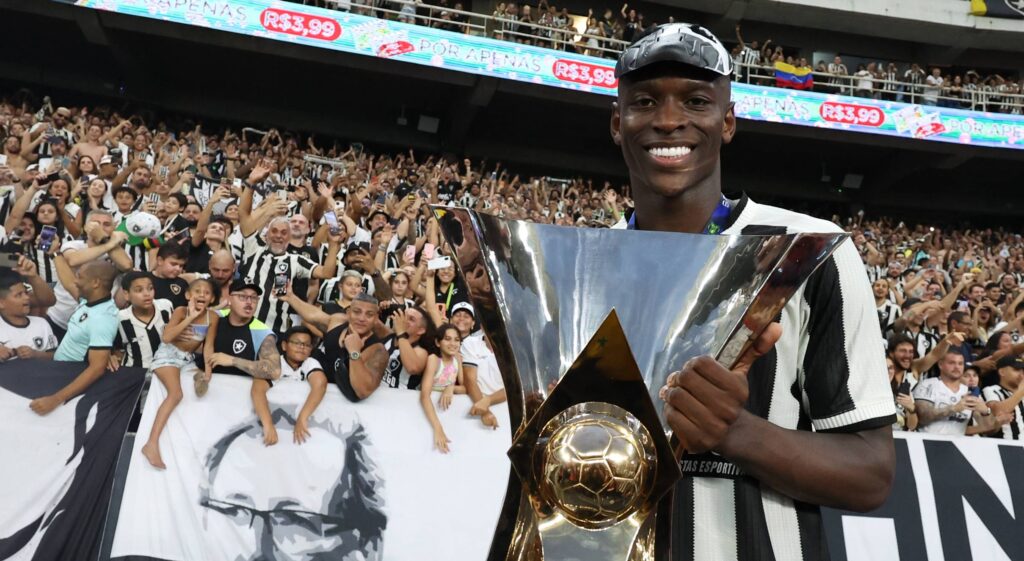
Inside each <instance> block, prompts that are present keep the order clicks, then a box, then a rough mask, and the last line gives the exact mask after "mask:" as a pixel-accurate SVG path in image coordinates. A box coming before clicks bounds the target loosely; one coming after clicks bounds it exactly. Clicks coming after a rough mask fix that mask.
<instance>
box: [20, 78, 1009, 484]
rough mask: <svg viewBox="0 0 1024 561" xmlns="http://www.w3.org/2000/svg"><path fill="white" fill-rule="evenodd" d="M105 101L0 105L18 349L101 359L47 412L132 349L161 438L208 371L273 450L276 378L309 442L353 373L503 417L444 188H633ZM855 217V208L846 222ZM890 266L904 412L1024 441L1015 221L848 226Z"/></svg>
mask: <svg viewBox="0 0 1024 561" xmlns="http://www.w3.org/2000/svg"><path fill="white" fill-rule="evenodd" d="M146 115H147V118H143V117H140V116H139V115H122V114H118V112H116V111H113V110H111V109H109V108H106V107H60V106H58V107H54V106H53V104H52V103H51V102H50V100H49V99H48V98H44V100H43V101H42V102H41V103H39V104H32V103H30V102H29V101H28V96H26V95H19V97H18V98H17V99H14V100H12V101H7V100H5V101H4V102H3V103H0V130H2V132H3V137H4V146H3V154H2V155H0V222H2V224H3V229H2V231H0V244H2V248H0V249H2V250H3V251H2V253H0V340H2V343H0V360H17V359H19V358H28V357H32V358H52V359H53V360H64V361H80V362H83V363H84V364H85V365H86V366H85V367H84V369H83V371H82V374H81V375H80V376H79V377H78V378H77V379H76V380H75V381H74V382H73V383H72V384H70V385H68V386H67V387H65V388H62V389H61V390H59V391H58V392H56V393H54V394H53V395H50V396H47V397H43V398H40V399H36V400H35V401H33V402H32V405H31V406H32V408H33V410H35V411H36V412H37V413H39V414H41V415H42V414H46V413H48V412H49V411H52V410H53V409H55V408H56V407H59V406H60V405H61V404H62V403H63V402H65V401H67V400H68V399H69V398H71V397H73V396H74V395H77V394H78V393H80V392H81V391H83V390H84V389H85V388H86V387H87V386H88V385H89V384H90V383H91V382H92V381H94V380H96V379H97V378H98V377H99V376H102V375H104V373H105V372H108V371H110V370H116V369H117V368H119V367H120V366H133V367H143V368H147V369H150V370H152V371H153V373H154V374H155V375H156V377H157V378H159V379H160V381H161V382H162V383H163V384H164V385H165V386H166V387H167V389H168V397H167V399H166V400H165V402H164V403H163V404H162V406H161V407H160V410H159V412H158V414H157V418H156V422H155V423H154V428H153V431H152V434H151V435H149V440H148V442H147V444H146V446H145V447H144V453H145V454H146V456H147V458H148V459H149V461H150V462H151V463H153V464H154V465H156V466H162V465H163V463H162V459H161V457H160V452H159V446H158V437H159V433H160V430H162V427H163V426H164V424H165V423H166V422H167V419H168V418H169V416H170V415H171V414H172V413H173V410H174V407H175V406H176V405H177V403H178V402H179V401H180V400H181V398H182V392H183V391H185V390H183V389H182V387H181V384H180V380H181V379H182V376H181V374H182V373H184V374H186V376H185V377H184V379H186V380H191V381H192V385H194V388H188V391H195V392H196V395H198V396H202V395H203V394H204V393H205V392H206V390H207V388H208V385H209V384H210V383H211V380H212V373H226V374H239V375H247V376H251V377H252V378H253V387H252V399H253V404H254V408H255V410H256V411H257V413H258V414H259V416H260V418H261V419H262V420H263V421H264V422H263V425H264V439H265V441H266V443H267V444H273V443H274V442H276V440H277V435H276V432H275V430H274V426H273V422H272V420H271V419H270V415H269V410H268V408H267V400H266V392H267V390H268V388H270V386H271V385H272V384H273V383H275V382H276V383H282V381H284V382H286V383H293V382H294V383H307V384H309V387H310V394H309V398H308V401H307V402H306V405H305V406H304V407H303V409H302V412H301V414H300V415H299V419H298V420H297V424H296V430H295V438H296V439H297V440H301V439H304V438H305V437H306V436H308V434H309V433H308V430H307V428H306V422H307V421H308V419H309V417H310V415H312V413H313V411H315V409H316V407H317V405H318V404H319V402H320V400H321V399H322V397H323V395H324V393H325V392H326V389H327V386H328V384H336V385H337V386H338V388H339V390H340V391H341V392H342V394H344V396H345V397H346V398H347V399H349V400H351V401H359V400H362V399H365V398H366V397H367V396H369V395H370V394H371V393H373V392H374V391H377V390H379V389H381V388H387V390H385V391H391V389H396V390H397V389H407V390H417V391H420V396H421V397H420V401H421V404H422V407H423V409H424V414H425V417H426V419H427V421H428V422H429V423H430V424H431V426H432V428H433V437H434V443H435V445H436V447H437V448H438V449H439V450H441V451H446V450H447V449H448V439H447V437H446V435H445V431H444V427H443V426H442V425H441V423H440V421H439V420H438V416H437V415H436V410H435V407H442V408H447V407H448V406H449V405H450V404H451V402H452V400H453V399H464V398H461V397H456V396H459V395H463V394H465V395H467V396H468V398H469V399H471V400H472V402H473V406H472V410H471V412H472V415H474V416H475V417H478V418H479V422H482V423H483V424H484V425H487V426H490V427H496V423H497V421H496V418H495V416H494V414H493V413H492V412H491V411H490V408H491V407H492V406H493V405H495V404H497V403H500V402H502V401H503V400H504V399H505V394H504V390H503V388H502V383H501V377H500V373H499V372H498V369H497V363H496V361H495V358H494V353H493V352H492V350H491V347H490V343H489V342H488V341H487V338H486V336H485V335H484V334H483V333H482V332H481V331H479V330H478V328H477V324H476V318H475V312H474V309H473V306H472V304H471V303H470V301H469V298H468V294H467V289H466V285H465V283H464V282H463V280H462V279H461V278H460V277H459V274H458V272H457V270H456V268H455V267H454V265H453V263H452V261H451V255H450V253H449V250H448V247H447V245H446V243H445V242H444V239H443V236H442V235H441V232H440V230H441V227H442V226H441V225H439V223H438V221H437V220H436V219H435V218H434V217H433V216H432V215H431V213H430V212H429V209H428V205H429V204H440V205H460V206H465V207H470V208H474V209H476V210H479V211H482V212H489V213H494V214H497V215H499V216H503V217H505V218H510V219H522V220H529V221H534V222H544V223H552V224H558V225H563V226H580V227H610V226H612V225H614V224H616V223H618V222H619V221H620V220H622V219H623V216H624V214H625V213H627V212H628V211H629V209H630V208H631V206H632V200H631V199H630V197H629V192H628V188H627V187H623V186H613V185H611V184H610V183H607V182H604V183H601V182H598V183H595V182H593V181H591V180H585V179H583V178H569V179H558V178H552V177H523V176H521V175H518V174H516V173H515V172H514V171H512V170H509V169H506V168H505V167H504V166H502V165H501V164H500V163H497V164H494V165H488V164H487V163H485V162H473V161H471V160H469V159H464V160H462V161H448V160H446V159H443V158H439V157H435V156H423V155H418V154H416V153H415V152H414V151H413V150H408V151H406V152H403V153H392V154H371V153H369V152H367V151H366V150H364V149H363V147H362V146H361V145H360V144H358V143H353V144H351V145H350V146H348V147H347V148H343V147H341V146H339V145H338V143H337V142H331V143H324V142H322V141H318V140H317V139H316V138H314V137H313V136H307V135H302V134H299V133H294V132H282V131H278V130H276V129H270V130H269V131H258V130H255V129H252V128H229V129H224V130H217V131H213V130H206V129H204V128H203V127H202V126H201V125H197V124H195V123H194V121H192V122H188V124H187V125H185V124H182V123H185V122H186V121H177V122H172V124H168V121H162V120H159V119H157V118H155V117H153V116H152V115H151V114H150V113H148V112H147V113H146ZM835 219H836V220H838V217H835ZM843 225H844V227H846V228H847V229H849V230H851V231H852V233H853V234H854V239H855V243H856V245H857V246H858V247H859V248H860V250H861V251H862V254H863V257H864V261H865V267H866V270H867V276H868V278H869V279H870V281H871V282H872V283H873V285H872V286H873V290H874V295H875V298H876V304H877V307H878V316H879V322H880V327H881V331H882V334H883V337H884V340H880V341H879V345H885V346H886V349H887V352H888V356H889V365H890V381H891V383H892V389H893V399H894V400H895V401H896V403H897V404H898V409H899V420H898V423H897V428H900V429H905V430H915V429H916V430H920V431H927V432H940V433H945V434H952V433H956V434H986V435H990V436H995V437H1002V438H1011V439H1019V438H1020V436H1021V429H1022V428H1024V405H1022V404H1021V401H1022V400H1024V383H1022V377H1024V362H1022V361H1021V359H1020V358H1019V357H1020V354H1021V353H1022V352H1024V339H1022V338H1021V333H1022V332H1024V329H1022V327H1021V324H1022V322H1024V291H1022V290H1021V283H1022V282H1024V241H1022V239H1021V236H1020V235H1019V234H1015V233H1010V232H1006V231H1002V230H991V229H987V230H942V229H940V228H937V227H934V226H933V227H928V226H925V225H916V226H915V225H906V224H903V223H899V224H893V223H892V221H890V220H885V219H882V220H875V221H870V220H864V219H863V215H860V216H858V217H856V219H851V221H850V222H846V223H843Z"/></svg>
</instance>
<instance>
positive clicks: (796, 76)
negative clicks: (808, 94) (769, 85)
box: [775, 62, 814, 90]
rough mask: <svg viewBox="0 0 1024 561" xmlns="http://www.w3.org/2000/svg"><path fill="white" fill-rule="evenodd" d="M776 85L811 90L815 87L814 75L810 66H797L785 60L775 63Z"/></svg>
mask: <svg viewBox="0 0 1024 561" xmlns="http://www.w3.org/2000/svg"><path fill="white" fill-rule="evenodd" d="M775 85H776V86H778V87H780V88H792V89H794V90H809V89H811V88H813V87H814V75H813V74H811V69H810V68H797V67H795V66H793V65H792V64H786V63H785V62H776V63H775Z"/></svg>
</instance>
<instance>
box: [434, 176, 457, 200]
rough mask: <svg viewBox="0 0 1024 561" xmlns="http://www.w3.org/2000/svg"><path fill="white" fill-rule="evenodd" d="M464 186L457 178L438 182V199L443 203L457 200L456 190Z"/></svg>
mask: <svg viewBox="0 0 1024 561" xmlns="http://www.w3.org/2000/svg"><path fill="white" fill-rule="evenodd" d="M460 188H462V184H461V183H459V182H458V180H456V179H449V180H448V181H438V182H437V200H438V201H440V202H442V203H445V204H447V203H450V202H452V201H454V200H455V192H456V191H458V190H459V189H460Z"/></svg>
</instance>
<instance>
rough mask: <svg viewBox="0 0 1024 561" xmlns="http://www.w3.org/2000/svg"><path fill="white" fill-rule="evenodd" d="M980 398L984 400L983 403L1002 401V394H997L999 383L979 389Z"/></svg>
mask: <svg viewBox="0 0 1024 561" xmlns="http://www.w3.org/2000/svg"><path fill="white" fill-rule="evenodd" d="M981 398H982V399H984V400H985V403H990V402H993V401H1002V400H1003V396H1001V395H999V385H994V386H986V387H984V388H982V389H981Z"/></svg>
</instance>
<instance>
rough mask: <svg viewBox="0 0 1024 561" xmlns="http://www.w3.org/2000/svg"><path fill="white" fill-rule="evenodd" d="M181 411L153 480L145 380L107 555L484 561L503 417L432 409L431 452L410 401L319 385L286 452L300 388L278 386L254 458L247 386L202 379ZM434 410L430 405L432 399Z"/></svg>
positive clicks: (500, 490)
mask: <svg viewBox="0 0 1024 561" xmlns="http://www.w3.org/2000/svg"><path fill="white" fill-rule="evenodd" d="M181 383H182V388H183V390H184V392H183V393H184V399H183V400H182V402H181V403H180V404H179V405H178V407H177V408H176V409H175V410H174V412H173V414H172V415H171V417H170V420H169V422H168V423H167V428H166V429H165V431H164V433H163V436H162V437H161V440H160V447H161V453H162V456H163V460H164V462H165V463H166V464H167V469H166V470H158V469H155V468H153V467H151V466H150V465H149V463H148V462H146V460H145V458H144V457H143V456H142V454H141V452H140V449H141V448H142V445H143V444H144V442H145V440H146V439H147V438H148V436H149V432H150V427H151V426H152V423H153V417H154V415H155V413H156V410H157V408H158V407H159V405H160V403H161V401H162V400H163V399H164V396H165V395H166V393H165V390H164V388H163V385H162V384H160V383H159V382H158V381H157V380H156V379H155V378H154V381H153V384H152V389H151V390H150V392H149V397H148V398H147V401H146V405H145V409H144V411H143V415H142V422H141V424H140V426H139V430H138V437H137V438H136V440H135V449H134V450H133V451H132V456H131V458H132V461H131V465H130V467H129V471H128V476H127V481H126V485H125V492H124V499H123V501H122V503H121V509H120V516H119V519H118V524H117V530H116V534H115V537H114V542H113V548H112V551H111V557H112V558H117V557H123V556H142V557H149V558H154V559H161V560H167V561H206V560H209V561H235V560H250V559H303V560H305V559H309V560H314V559H332V560H334V559H338V560H341V559H344V560H371V559H372V560H379V559H387V560H388V561H403V560H410V561H412V560H415V561H422V560H424V559H444V560H446V561H451V560H459V559H465V560H467V561H478V560H481V559H484V558H486V555H487V551H488V549H489V547H490V543H491V537H492V536H493V534H494V529H495V527H496V525H497V521H498V515H499V512H500V509H501V505H502V501H503V499H504V493H505V488H506V485H507V482H508V475H509V469H510V468H509V463H508V459H507V456H506V451H507V450H508V448H509V445H510V439H509V431H508V422H509V421H508V409H507V407H505V406H504V404H503V405H502V406H499V407H495V408H493V410H494V413H495V415H496V416H497V417H498V420H499V423H500V425H501V428H500V429H499V430H497V431H493V430H489V429H487V428H485V427H483V425H482V424H481V423H480V422H479V420H478V419H477V418H471V417H469V416H468V411H469V408H470V405H471V404H470V401H469V399H468V398H467V397H466V396H455V401H454V403H453V405H452V407H451V408H450V409H449V410H448V411H444V412H442V411H440V410H438V415H439V417H440V419H441V423H442V424H443V425H444V429H445V432H446V433H447V435H448V437H449V438H450V439H451V441H452V443H451V452H450V453H449V454H447V455H444V454H441V453H439V452H437V451H436V450H433V438H432V435H433V432H432V430H431V428H430V425H429V423H428V422H427V419H426V417H425V415H424V413H423V410H422V408H421V406H420V402H419V392H413V391H408V390H392V389H387V388H382V389H381V390H379V391H377V392H375V393H374V394H373V395H372V396H371V397H370V398H369V399H367V400H365V401H363V402H360V403H357V404H353V403H350V402H348V401H347V400H345V398H344V397H342V395H341V394H340V392H338V390H337V388H336V387H335V386H333V385H330V386H329V388H328V392H327V395H326V396H325V398H324V400H323V402H322V403H321V404H320V406H319V407H318V408H317V410H316V412H315V413H314V414H313V417H312V419H311V420H310V423H309V427H310V433H311V434H312V436H311V438H310V439H309V440H308V441H306V442H305V443H304V444H301V445H298V444H294V443H293V441H292V436H293V433H292V427H293V426H294V418H295V416H296V415H297V413H298V411H299V410H300V408H301V407H302V404H303V402H304V401H305V399H306V396H307V394H308V392H309V386H308V384H306V383H305V382H279V383H276V384H275V385H274V387H273V388H271V389H270V391H269V392H268V394H267V396H268V399H269V401H270V406H271V412H272V413H273V415H274V419H275V426H276V427H277V433H278V438H279V440H278V443H277V444H275V445H273V446H264V445H263V439H262V430H261V429H260V427H259V422H258V420H257V418H256V415H255V413H254V411H253V407H252V401H251V398H250V387H251V380H250V379H249V378H244V377H240V376H229V375H215V376H214V379H213V380H212V381H211V383H210V390H209V393H207V395H206V396H204V397H203V398H196V397H195V393H194V391H193V390H192V379H191V377H190V376H187V375H183V376H182V378H181ZM435 403H436V400H435Z"/></svg>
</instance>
